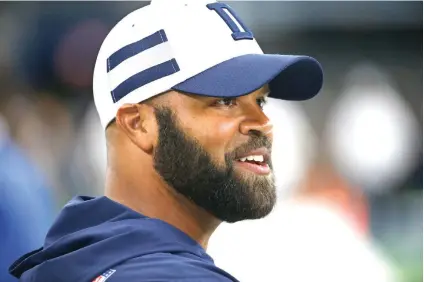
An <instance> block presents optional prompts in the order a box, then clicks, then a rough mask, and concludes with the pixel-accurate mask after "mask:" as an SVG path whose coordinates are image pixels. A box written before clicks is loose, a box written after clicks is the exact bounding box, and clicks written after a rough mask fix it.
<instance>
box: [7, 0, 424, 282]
mask: <svg viewBox="0 0 424 282" xmlns="http://www.w3.org/2000/svg"><path fill="white" fill-rule="evenodd" d="M147 4H148V2H143V1H141V2H72V3H71V2H60V3H59V2H57V3H54V2H39V3H37V2H0V199H1V205H0V281H2V282H9V281H15V280H13V279H12V278H11V277H10V276H8V274H7V268H8V266H9V265H10V264H11V263H12V262H13V261H14V260H15V259H16V258H18V257H19V256H21V255H22V254H24V253H26V252H29V251H31V250H33V249H36V248H39V247H40V246H41V245H42V242H43V237H44V236H45V234H46V232H47V229H48V227H49V225H50V224H51V223H52V221H53V220H54V218H55V216H56V215H57V213H58V212H59V210H60V208H61V207H62V206H63V205H64V204H65V203H66V202H67V201H68V200H70V198H71V197H73V196H74V195H76V194H87V195H101V194H102V189H103V177H104V169H105V160H106V159H105V144H104V136H103V130H102V128H101V126H100V121H99V118H98V116H97V113H96V111H95V108H94V104H93V98H92V89H91V82H92V73H93V68H94V63H95V59H96V55H97V52H98V50H99V48H100V45H101V43H102V41H103V39H104V38H105V36H106V35H107V33H108V31H109V30H110V29H111V28H112V27H113V26H114V25H115V24H116V23H117V22H118V21H119V20H120V19H121V18H122V17H124V16H125V15H126V14H127V13H129V12H131V11H133V10H135V9H137V8H139V7H142V6H144V5H147ZM228 4H230V5H231V6H232V7H233V8H234V9H235V10H236V11H237V12H238V14H239V15H240V16H241V18H242V19H243V20H244V22H245V23H246V24H247V25H248V26H249V27H250V29H252V30H253V32H254V34H255V37H256V39H257V40H258V42H259V43H260V44H261V47H262V49H263V50H264V52H267V53H286V54H307V55H310V56H313V57H315V58H316V59H318V61H320V62H321V64H322V66H323V68H324V71H325V83H324V87H323V89H322V91H321V94H320V95H319V96H317V97H316V98H314V99H313V100H310V101H307V102H301V103H292V102H285V101H274V100H272V101H271V102H270V103H269V104H268V106H267V108H266V111H267V112H268V114H269V115H270V116H271V118H272V119H273V122H274V126H275V141H274V144H275V145H274V151H273V159H274V166H275V172H276V177H277V183H278V189H279V190H278V192H279V196H280V198H279V202H278V205H277V207H276V209H275V210H274V212H273V213H272V214H271V215H270V216H269V217H268V218H266V219H264V220H261V221H247V222H241V223H236V224H223V225H222V226H221V227H219V228H218V230H217V232H216V234H215V235H214V236H213V237H212V239H211V242H210V246H209V249H208V252H209V253H210V254H211V255H212V257H213V258H214V259H215V262H216V264H217V265H218V266H221V267H222V268H224V269H226V270H227V271H228V272H230V273H232V274H233V275H234V276H235V277H237V278H239V279H240V280H241V281H373V282H376V281H402V282H403V281H405V282H415V281H417V282H418V281H422V279H423V272H422V266H423V262H422V251H423V245H422V243H423V238H422V227H423V226H422V225H423V218H422V215H423V214H422V212H423V207H422V204H423V202H422V201H423V195H422V193H423V191H422V190H423V158H422V122H423V119H422V116H423V100H422V97H423V80H422V79H423V68H422V67H423V65H422V62H423V53H422V51H423V46H422V42H423V38H422V36H423V29H422V28H423V15H422V12H423V4H422V2H406V1H401V2H382V1H381V2H380V1H379V2H344V1H342V2H315V1H314V2H285V1H283V2H264V1H261V2H250V1H248V2H244V1H231V2H228Z"/></svg>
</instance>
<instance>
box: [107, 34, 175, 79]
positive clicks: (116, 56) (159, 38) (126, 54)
mask: <svg viewBox="0 0 424 282" xmlns="http://www.w3.org/2000/svg"><path fill="white" fill-rule="evenodd" d="M166 41H168V38H167V37H166V34H165V31H164V30H163V29H161V30H159V31H157V32H155V33H153V34H152V35H149V36H147V37H145V38H143V39H141V40H139V41H137V42H134V43H131V44H129V45H127V46H124V47H122V48H121V49H119V50H118V51H116V52H115V53H113V54H112V55H111V56H110V57H109V58H108V59H107V72H110V71H111V70H113V69H114V68H115V67H117V66H118V65H119V64H120V63H122V62H123V61H125V60H127V59H129V58H131V57H134V56H135V55H137V54H140V53H141V52H143V51H145V50H147V49H150V48H152V47H155V46H156V45H159V44H161V43H164V42H166Z"/></svg>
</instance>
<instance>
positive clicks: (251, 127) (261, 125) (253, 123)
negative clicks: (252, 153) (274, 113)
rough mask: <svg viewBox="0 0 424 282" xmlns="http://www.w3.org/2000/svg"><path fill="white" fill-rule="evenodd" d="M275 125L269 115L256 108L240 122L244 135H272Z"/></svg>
mask: <svg viewBox="0 0 424 282" xmlns="http://www.w3.org/2000/svg"><path fill="white" fill-rule="evenodd" d="M272 129H273V125H272V123H271V121H270V120H269V118H268V116H267V115H266V114H265V113H264V112H263V111H262V110H261V109H259V110H256V109H255V112H254V113H252V114H250V115H249V116H248V117H247V118H246V119H245V120H244V121H242V122H241V123H240V132H241V133H242V134H244V135H251V134H255V135H265V136H270V135H272Z"/></svg>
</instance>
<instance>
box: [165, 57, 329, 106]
mask: <svg viewBox="0 0 424 282" xmlns="http://www.w3.org/2000/svg"><path fill="white" fill-rule="evenodd" d="M265 84H269V87H270V90H271V93H270V97H273V98H279V99H284V100H295V101H300V100H307V99H310V98H312V97H314V96H315V95H316V94H318V92H319V91H320V89H321V87H322V84H323V71H322V68H321V65H320V64H319V63H318V61H316V60H315V59H314V58H311V57H307V56H289V55H268V54H249V55H243V56H239V57H235V58H233V59H230V60H228V61H225V62H222V63H220V64H218V65H216V66H214V67H212V68H210V69H208V70H206V71H204V72H202V73H200V74H198V75H196V76H194V77H192V78H189V79H187V80H185V81H184V82H182V83H180V84H178V85H176V86H174V87H173V89H174V90H177V91H182V92H186V93H192V94H197V95H205V96H211V97H238V96H242V95H246V94H249V93H251V92H253V91H255V90H257V89H259V88H261V87H262V86H264V85H265Z"/></svg>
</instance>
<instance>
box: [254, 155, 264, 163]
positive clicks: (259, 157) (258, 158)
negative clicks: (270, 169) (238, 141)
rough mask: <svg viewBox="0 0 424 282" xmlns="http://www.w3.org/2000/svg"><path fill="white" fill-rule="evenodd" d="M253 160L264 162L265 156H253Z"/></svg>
mask: <svg viewBox="0 0 424 282" xmlns="http://www.w3.org/2000/svg"><path fill="white" fill-rule="evenodd" d="M253 160H254V161H255V162H260V163H261V162H263V161H264V156H254V157H253Z"/></svg>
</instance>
